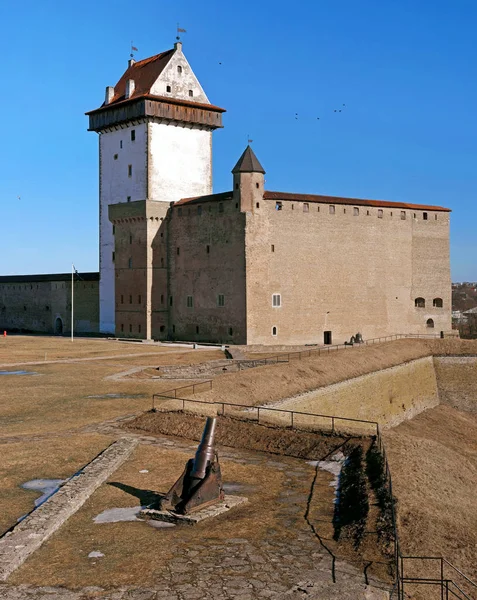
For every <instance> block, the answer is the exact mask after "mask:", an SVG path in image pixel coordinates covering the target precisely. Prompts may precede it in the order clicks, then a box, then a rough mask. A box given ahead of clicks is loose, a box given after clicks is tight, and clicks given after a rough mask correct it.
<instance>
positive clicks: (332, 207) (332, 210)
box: [330, 204, 335, 215]
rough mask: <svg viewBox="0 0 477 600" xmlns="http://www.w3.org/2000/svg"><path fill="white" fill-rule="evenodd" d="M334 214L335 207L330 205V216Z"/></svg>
mask: <svg viewBox="0 0 477 600" xmlns="http://www.w3.org/2000/svg"><path fill="white" fill-rule="evenodd" d="M334 214H335V207H334V206H333V205H332V204H330V215H334Z"/></svg>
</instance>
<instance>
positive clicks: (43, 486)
mask: <svg viewBox="0 0 477 600" xmlns="http://www.w3.org/2000/svg"><path fill="white" fill-rule="evenodd" d="M65 481H66V480H65V479H32V480H31V481H26V482H25V483H22V485H21V487H22V488H23V489H25V490H33V491H34V492H42V495H41V496H40V497H39V498H37V499H36V500H35V506H40V504H43V502H45V500H48V498H49V497H50V496H52V495H53V494H54V493H55V492H56V491H57V490H58V489H59V488H60V486H61V484H62V483H64V482H65Z"/></svg>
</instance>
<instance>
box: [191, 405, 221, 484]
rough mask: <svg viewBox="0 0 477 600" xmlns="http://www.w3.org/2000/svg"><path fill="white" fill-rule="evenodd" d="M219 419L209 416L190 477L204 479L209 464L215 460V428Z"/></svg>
mask: <svg viewBox="0 0 477 600" xmlns="http://www.w3.org/2000/svg"><path fill="white" fill-rule="evenodd" d="M216 425H217V419H216V418H215V417H207V421H206V423H205V427H204V432H203V434H202V439H201V440H200V444H199V447H198V448H197V452H196V453H195V458H194V464H193V465H192V470H191V472H190V477H192V478H193V479H204V477H205V474H206V469H207V465H208V464H209V463H211V462H213V461H214V458H215V450H214V440H215V428H216Z"/></svg>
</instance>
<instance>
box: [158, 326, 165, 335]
mask: <svg viewBox="0 0 477 600" xmlns="http://www.w3.org/2000/svg"><path fill="white" fill-rule="evenodd" d="M165 330H166V327H165V325H161V326H160V327H159V331H160V332H161V333H163V332H164V331H165Z"/></svg>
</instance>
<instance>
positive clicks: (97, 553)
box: [88, 550, 104, 558]
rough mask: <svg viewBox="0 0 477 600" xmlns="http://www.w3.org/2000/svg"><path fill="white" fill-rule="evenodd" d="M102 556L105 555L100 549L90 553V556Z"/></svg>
mask: <svg viewBox="0 0 477 600" xmlns="http://www.w3.org/2000/svg"><path fill="white" fill-rule="evenodd" d="M102 556H104V554H103V553H102V552H99V551H98V550H93V552H90V553H89V554H88V558H101V557H102Z"/></svg>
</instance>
